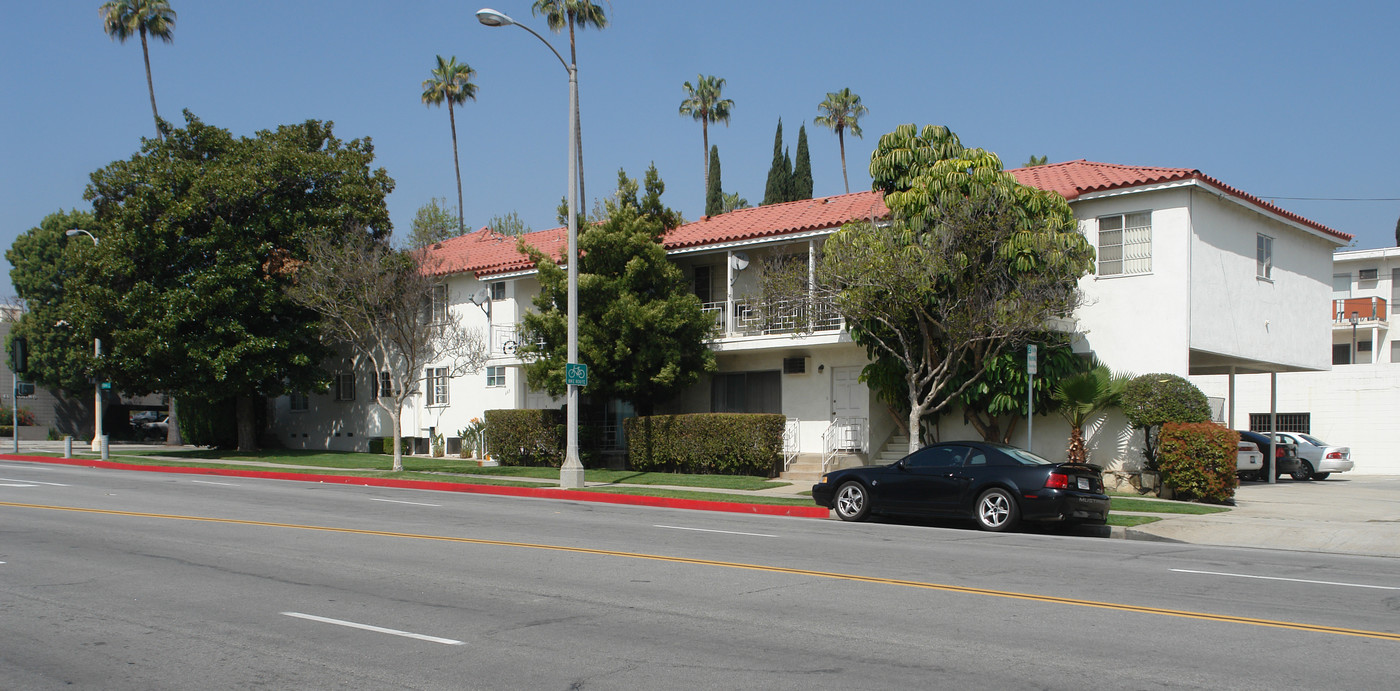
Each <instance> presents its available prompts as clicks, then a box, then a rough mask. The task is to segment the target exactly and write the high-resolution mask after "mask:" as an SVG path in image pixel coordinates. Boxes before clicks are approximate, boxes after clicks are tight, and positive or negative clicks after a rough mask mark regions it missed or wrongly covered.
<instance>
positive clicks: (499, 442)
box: [486, 410, 565, 468]
mask: <svg viewBox="0 0 1400 691" xmlns="http://www.w3.org/2000/svg"><path fill="white" fill-rule="evenodd" d="M564 434H565V431H564V411H562V410H488V411H486V450H487V452H488V453H490V454H491V458H493V459H495V460H496V461H499V462H500V464H501V465H519V466H541V467H548V468H558V467H559V466H561V465H563V464H564Z"/></svg>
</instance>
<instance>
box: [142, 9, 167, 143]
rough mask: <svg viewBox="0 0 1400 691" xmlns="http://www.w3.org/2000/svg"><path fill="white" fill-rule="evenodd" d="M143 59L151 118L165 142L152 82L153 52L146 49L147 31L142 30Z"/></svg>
mask: <svg viewBox="0 0 1400 691" xmlns="http://www.w3.org/2000/svg"><path fill="white" fill-rule="evenodd" d="M141 57H142V59H144V60H145V61H146V91H148V92H150V94H151V117H152V118H155V121H156V139H160V140H162V141H164V140H165V135H163V134H161V132H160V113H157V112H156V87H155V84H154V83H153V82H152V81H151V52H150V51H149V50H147V49H146V29H145V27H142V29H141Z"/></svg>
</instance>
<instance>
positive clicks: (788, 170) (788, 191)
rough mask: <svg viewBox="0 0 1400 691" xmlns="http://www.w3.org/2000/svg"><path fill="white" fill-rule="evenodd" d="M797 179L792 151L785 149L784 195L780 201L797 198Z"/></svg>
mask: <svg viewBox="0 0 1400 691" xmlns="http://www.w3.org/2000/svg"><path fill="white" fill-rule="evenodd" d="M796 195H797V179H796V178H794V177H793V176H792V151H791V150H789V149H783V196H782V198H781V199H779V200H778V201H780V202H790V201H792V200H794V199H797V196H796Z"/></svg>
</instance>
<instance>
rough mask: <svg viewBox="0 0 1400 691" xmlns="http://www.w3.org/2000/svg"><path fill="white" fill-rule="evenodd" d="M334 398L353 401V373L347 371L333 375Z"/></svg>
mask: <svg viewBox="0 0 1400 691" xmlns="http://www.w3.org/2000/svg"><path fill="white" fill-rule="evenodd" d="M335 400H337V401H353V400H355V375H354V374H351V373H349V372H342V373H340V374H337V375H335Z"/></svg>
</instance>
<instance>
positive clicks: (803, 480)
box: [777, 453, 865, 485]
mask: <svg viewBox="0 0 1400 691" xmlns="http://www.w3.org/2000/svg"><path fill="white" fill-rule="evenodd" d="M859 465H865V459H864V458H863V457H862V456H861V455H860V454H853V453H843V454H837V455H836V457H835V459H833V462H832V464H831V465H830V466H828V467H827V470H836V469H837V468H852V467H855V466H859ZM777 479H778V480H782V481H783V482H791V483H792V484H794V485H811V484H816V483H817V482H818V481H820V480H821V479H822V455H821V454H819V453H800V454H797V457H796V458H793V459H792V463H790V464H789V465H788V469H787V470H785V471H783V472H781V473H779V474H778V477H777Z"/></svg>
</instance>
